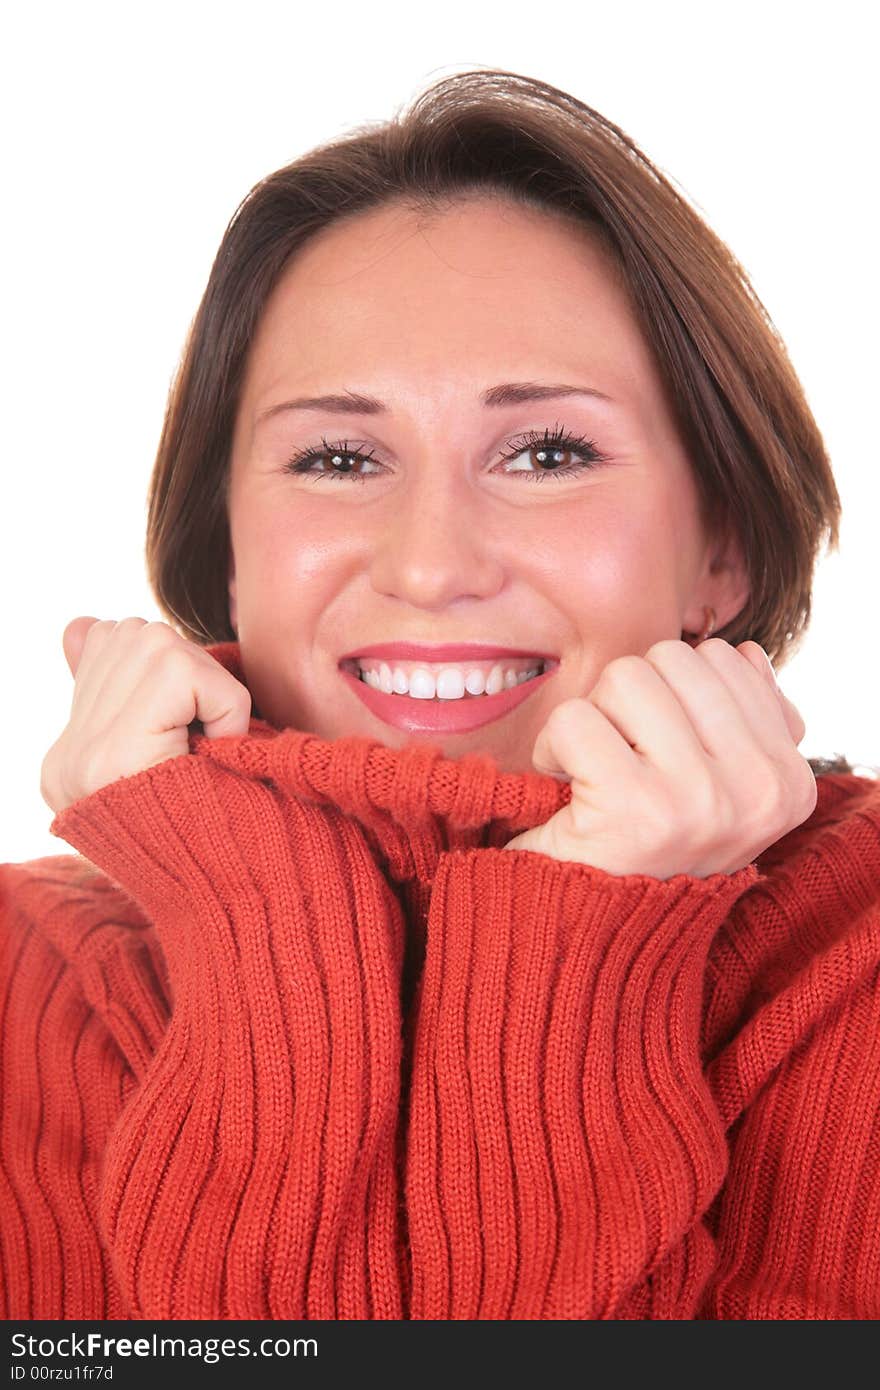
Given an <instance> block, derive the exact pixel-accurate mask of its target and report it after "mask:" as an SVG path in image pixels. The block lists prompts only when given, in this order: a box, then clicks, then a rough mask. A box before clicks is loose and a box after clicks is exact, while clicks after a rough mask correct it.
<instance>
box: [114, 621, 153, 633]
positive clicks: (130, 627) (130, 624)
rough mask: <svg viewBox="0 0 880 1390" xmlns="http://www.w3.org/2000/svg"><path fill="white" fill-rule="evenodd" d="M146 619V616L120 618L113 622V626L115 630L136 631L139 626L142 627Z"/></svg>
mask: <svg viewBox="0 0 880 1390" xmlns="http://www.w3.org/2000/svg"><path fill="white" fill-rule="evenodd" d="M146 621H147V620H146V618H120V620H119V622H118V623H115V624H114V626H115V628H116V631H117V632H119V631H123V632H133V631H137V629H138V628H139V627H143V626H144V625H145V623H146Z"/></svg>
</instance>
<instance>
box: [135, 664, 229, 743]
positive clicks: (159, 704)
mask: <svg viewBox="0 0 880 1390" xmlns="http://www.w3.org/2000/svg"><path fill="white" fill-rule="evenodd" d="M133 698H134V700H136V701H137V704H138V707H139V709H140V710H141V711H142V712H143V721H142V727H143V728H145V729H148V730H149V732H150V733H156V734H161V733H167V731H168V730H169V729H177V728H181V727H183V726H186V725H189V724H192V723H193V721H194V720H196V719H197V720H199V722H200V723H201V724H202V726H203V728H204V731H205V734H206V736H207V737H208V738H226V737H233V736H240V735H242V734H246V733H247V732H248V729H249V727H250V714H251V696H250V692H249V691H248V689H247V687H246V686H244V685H242V683H241V681H238V680H236V679H235V677H234V676H233V675H231V674H230V672H229V671H227V670H226V668H225V667H224V666H221V665H220V663H219V662H217V661H215V660H214V658H213V657H211V656H209V655H208V654H207V653H206V652H203V651H202V650H201V649H200V648H199V647H196V646H195V644H194V643H192V642H183V641H181V642H180V644H179V645H177V646H169V647H168V648H166V649H165V651H164V652H161V653H159V654H158V657H157V659H156V660H154V661H152V662H151V663H150V664H149V666H148V667H147V668H146V673H145V675H144V677H143V678H142V680H141V682H140V684H139V685H138V688H137V691H136V694H135V696H134V697H133ZM126 718H127V719H128V718H129V712H128V710H127V711H126Z"/></svg>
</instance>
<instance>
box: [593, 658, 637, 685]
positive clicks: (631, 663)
mask: <svg viewBox="0 0 880 1390" xmlns="http://www.w3.org/2000/svg"><path fill="white" fill-rule="evenodd" d="M644 664H645V663H644V660H643V658H642V657H640V656H631V655H629V654H627V655H626V656H616V657H615V658H614V660H613V661H609V663H608V665H607V666H606V667H605V669H604V670H603V672H602V674H601V675H600V677H599V679H598V681H597V682H596V686H595V687H594V688H595V689H599V688H600V687H601V689H603V690H606V689H607V690H620V689H622V688H623V687H624V686H626V685H629V683H630V682H631V681H632V680H633V678H634V677H636V676H638V674H639V673H640V671H641V669H642V667H643V666H644Z"/></svg>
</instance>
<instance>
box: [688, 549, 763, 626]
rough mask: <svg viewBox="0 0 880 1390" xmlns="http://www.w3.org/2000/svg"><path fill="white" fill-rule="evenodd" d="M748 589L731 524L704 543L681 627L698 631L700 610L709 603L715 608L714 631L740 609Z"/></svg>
mask: <svg viewBox="0 0 880 1390" xmlns="http://www.w3.org/2000/svg"><path fill="white" fill-rule="evenodd" d="M749 592H750V585H749V576H748V571H747V569H746V563H745V560H744V559H743V553H742V546H741V544H740V541H739V538H738V536H737V535H736V532H735V531H734V530H733V529H732V528H731V529H730V530H729V531H727V532H726V533H725V534H724V535H723V536H722V537H721V538H720V539H717V538H716V539H715V540H713V541H712V543H711V544H710V545H709V546H708V547H707V551H706V558H705V562H704V565H703V568H702V570H701V572H700V574H699V575H698V577H697V581H696V583H695V585H694V587H693V590H692V595H691V601H690V603H689V604H688V607H687V611H686V612H685V615H684V626H685V629H686V630H687V631H688V632H699V631H700V630H701V628H702V625H703V610H704V609H705V608H706V607H712V608H714V609H715V630H716V632H717V631H718V630H719V629H720V628H723V627H725V626H726V625H727V624H728V623H729V622H731V621H732V620H733V619H734V618H735V617H736V615H737V614H738V613H741V612H742V610H743V608H745V606H746V604H747V603H748V600H749Z"/></svg>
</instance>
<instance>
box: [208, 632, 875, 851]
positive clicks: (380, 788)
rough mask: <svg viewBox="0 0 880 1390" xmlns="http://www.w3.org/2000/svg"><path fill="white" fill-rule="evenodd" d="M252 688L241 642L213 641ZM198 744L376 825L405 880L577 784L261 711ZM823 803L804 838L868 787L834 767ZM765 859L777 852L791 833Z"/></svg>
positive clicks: (231, 764)
mask: <svg viewBox="0 0 880 1390" xmlns="http://www.w3.org/2000/svg"><path fill="white" fill-rule="evenodd" d="M206 651H207V652H208V653H209V654H210V655H211V656H212V657H213V658H214V659H215V661H218V662H219V663H220V664H221V665H222V666H223V667H224V668H225V669H226V670H227V671H229V672H230V673H231V674H232V675H233V676H235V678H236V680H239V681H241V683H242V684H243V685H247V681H246V679H245V673H244V669H243V666H242V661H241V652H240V649H239V644H238V643H237V642H219V643H214V644H213V645H211V646H208V647H207V648H206ZM191 749H192V751H193V752H194V753H198V754H199V755H201V756H204V757H208V758H212V759H213V760H214V761H216V762H217V763H220V764H221V765H222V766H224V767H227V768H229V769H230V770H233V771H236V772H239V773H241V774H242V775H243V776H249V777H257V778H260V779H261V780H266V781H268V782H271V783H272V784H274V785H275V786H277V787H278V788H280V789H281V790H286V791H288V792H290V793H291V794H292V795H294V796H296V797H298V798H300V799H302V800H306V801H310V802H312V803H316V804H323V805H332V806H335V807H337V808H338V809H339V810H340V811H342V812H343V813H344V814H346V815H349V816H353V817H355V818H356V819H357V820H358V821H360V822H361V823H362V824H363V825H364V827H365V828H366V829H368V830H369V831H371V832H372V835H373V837H374V840H375V843H376V845H377V847H378V848H380V849H381V850H382V851H384V853H385V854H386V855H388V857H389V859H390V861H391V865H392V868H393V869H394V871H395V877H397V876H400V877H406V876H409V875H410V874H413V873H419V872H424V871H428V872H430V864H429V863H428V862H426V861H427V860H430V861H435V859H436V854H437V852H438V851H440V850H442V849H456V848H470V847H472V846H476V845H503V844H505V843H506V842H507V841H508V840H509V839H511V838H512V837H513V835H515V834H517V833H518V832H519V831H521V830H525V829H530V828H532V827H533V826H536V825H541V824H543V823H544V822H545V821H547V820H549V819H550V817H551V816H552V815H553V814H555V812H556V811H558V810H559V809H560V807H562V806H564V805H566V804H567V802H568V801H570V799H571V788H570V785H569V784H568V783H567V782H561V781H558V780H557V779H556V778H554V777H550V776H548V775H546V774H543V773H538V772H516V773H512V772H502V771H500V770H499V768H498V766H497V764H496V762H495V760H494V759H493V758H492V757H491V756H490V755H489V754H484V753H466V754H464V755H462V757H460V758H448V757H445V756H444V755H443V753H442V751H441V749H440V747H439V745H430V744H413V745H410V746H409V747H406V748H402V749H397V748H388V747H386V745H385V744H383V743H381V742H380V741H379V740H377V739H372V738H369V737H365V736H363V735H358V734H351V735H344V736H342V737H339V738H335V739H325V738H321V737H319V736H318V735H316V734H312V733H306V732H303V731H301V730H298V729H294V728H285V729H280V730H279V729H277V728H275V727H274V725H272V724H269V723H268V722H266V721H265V720H263V719H258V718H255V717H254V718H252V719H251V723H250V728H249V731H248V733H247V734H246V735H243V736H241V737H235V738H221V739H209V738H206V737H205V735H204V734H196V735H193V737H192V739H191ZM817 782H818V792H819V800H818V803H817V805H816V809H815V810H814V812H813V815H812V816H811V817H810V819H809V820H808V821H806V822H804V824H803V825H802V826H800V827H798V828H797V830H796V831H793V832H792V834H793V835H797V836H798V838H800V837H801V836H802V835H804V834H805V833H809V832H811V831H812V830H813V829H815V828H818V826H819V825H821V824H822V823H823V822H824V821H826V820H828V819H834V818H835V808H836V807H837V806H838V804H839V803H840V802H841V801H844V800H848V799H849V797H851V796H852V795H853V793H854V792H857V791H858V790H859V786H860V782H859V779H857V778H854V777H852V776H849V775H842V774H834V775H827V776H822V777H819V778H818V779H817ZM788 838H789V837H785V840H780V841H778V842H777V844H776V845H774V846H772V847H771V848H770V849H769V850H768V851H766V852H765V856H762V863H763V860H764V858H765V857H766V859H767V860H768V861H769V860H770V859H777V858H778V857H780V854H781V852H782V847H783V846H784V845H785V843H786V840H787V839H788Z"/></svg>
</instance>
